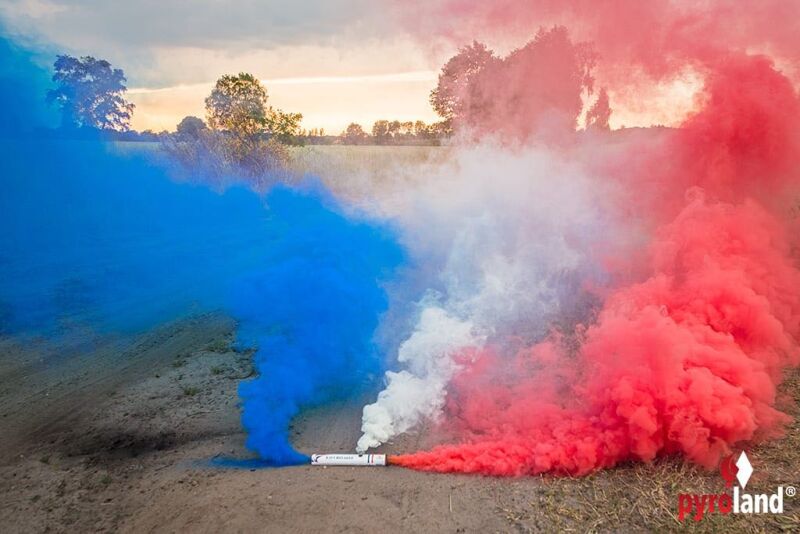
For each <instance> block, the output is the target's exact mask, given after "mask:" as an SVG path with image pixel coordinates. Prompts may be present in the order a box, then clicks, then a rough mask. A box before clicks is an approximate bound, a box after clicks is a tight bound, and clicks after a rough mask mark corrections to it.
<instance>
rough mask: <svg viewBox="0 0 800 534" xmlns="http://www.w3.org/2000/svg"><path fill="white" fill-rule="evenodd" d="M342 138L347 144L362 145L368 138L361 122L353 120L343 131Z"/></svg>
mask: <svg viewBox="0 0 800 534" xmlns="http://www.w3.org/2000/svg"><path fill="white" fill-rule="evenodd" d="M341 138H342V142H343V143H344V144H346V145H360V144H362V143H363V142H364V141H365V140H366V139H367V133H366V132H365V131H364V128H362V127H361V125H360V124H357V123H355V122H351V123H350V124H348V125H347V128H345V130H344V132H342V135H341Z"/></svg>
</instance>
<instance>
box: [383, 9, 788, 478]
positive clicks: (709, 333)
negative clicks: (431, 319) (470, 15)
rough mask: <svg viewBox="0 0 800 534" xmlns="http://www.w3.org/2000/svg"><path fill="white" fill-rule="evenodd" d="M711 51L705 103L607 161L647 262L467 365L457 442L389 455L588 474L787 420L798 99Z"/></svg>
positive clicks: (437, 464)
mask: <svg viewBox="0 0 800 534" xmlns="http://www.w3.org/2000/svg"><path fill="white" fill-rule="evenodd" d="M459 4H460V5H464V4H469V2H460V3H459ZM518 4H523V2H518ZM525 4H526V5H527V3H525ZM541 4H542V5H544V4H545V3H541ZM568 4H570V5H573V4H576V5H577V4H581V2H572V3H568ZM619 4H620V5H622V6H626V5H629V4H631V5H632V3H631V2H621V3H619ZM636 4H637V5H639V4H649V3H646V2H643V3H638V2H637V3H636ZM662 4H666V2H654V3H653V6H654V7H653V8H652V9H657V8H658V7H659V6H661V7H663V5H662ZM708 4H709V5H710V6H713V5H716V4H715V3H714V2H710V3H708ZM763 4H764V6H765V7H764V9H768V8H769V7H772V8H776V5H774V3H773V2H765V3H763ZM487 5H488V4H487ZM592 5H594V4H592ZM628 7H630V6H628ZM487 9H488V8H487ZM641 9H645V8H644V7H643V8H641ZM648 11H649V10H648ZM731 16H733V15H731ZM671 20H672V22H673V23H674V24H676V23H675V20H674V19H671ZM737 20H739V19H737ZM674 24H673V25H674ZM698 24H700V23H699V22H698V21H694V26H697V25H698ZM709 24H710V25H711V26H713V27H716V25H717V23H716V22H714V23H713V24H711V23H709ZM709 24H700V25H701V26H708V25H709ZM753 24H755V22H753ZM694 26H692V27H694ZM598 31H599V30H598ZM631 31H633V30H631ZM654 33H655V34H656V35H655V37H658V35H659V32H658V31H654ZM778 35H779V36H782V37H786V36H785V35H783V34H781V33H780V31H778ZM714 36H715V35H714V34H712V35H711V37H712V43H713V38H714ZM705 50H706V48H702V49H701V50H700V52H704V51H705ZM697 55H698V56H699V55H701V54H700V53H698V54H697ZM708 68H709V69H710V71H709V72H710V74H709V76H708V78H707V84H706V90H705V94H704V95H703V96H704V107H703V109H702V110H701V111H699V112H698V113H696V114H695V115H694V116H693V117H691V118H689V119H688V120H687V121H686V122H685V124H684V125H683V126H682V127H681V128H680V129H678V130H677V131H675V132H673V133H671V134H670V135H669V136H668V139H667V140H666V141H665V142H663V143H661V144H659V145H658V146H657V149H654V150H653V151H652V152H651V153H649V154H647V155H646V156H644V157H643V156H642V155H641V154H639V153H626V154H623V156H622V159H623V161H624V160H625V159H626V158H627V159H628V160H630V161H636V165H632V166H631V167H630V168H626V167H624V166H621V165H617V166H614V165H611V166H609V167H608V168H607V170H608V169H609V168H610V169H612V172H611V173H610V174H609V175H608V177H607V178H608V179H616V180H619V181H620V182H622V183H624V184H625V185H626V186H627V188H628V189H629V190H630V191H631V196H630V198H629V201H630V202H631V203H633V204H636V208H635V209H633V210H632V213H634V214H635V215H636V216H637V217H641V218H645V217H646V218H648V219H649V220H651V221H652V225H653V227H654V228H655V231H654V232H653V237H652V240H651V242H650V244H649V246H648V249H647V252H646V254H645V255H644V257H645V260H644V262H645V263H644V264H643V265H639V266H637V267H638V268H637V269H636V272H644V273H646V276H645V277H643V278H641V279H640V281H638V282H635V283H627V284H625V285H623V286H621V287H618V288H616V289H615V290H613V291H612V292H611V293H610V294H609V295H608V296H607V297H606V299H605V302H604V304H603V307H602V310H601V312H600V314H599V316H598V318H597V320H596V322H595V323H594V324H592V325H591V326H588V327H587V328H578V329H577V334H575V336H573V337H574V338H577V339H573V338H572V337H570V338H564V337H560V336H553V337H552V338H551V339H550V340H548V341H546V342H543V343H540V344H537V345H534V346H532V347H530V348H527V349H525V350H522V351H520V352H519V353H517V354H516V356H515V357H514V358H512V359H511V360H510V361H509V359H508V358H502V357H500V356H497V355H495V354H493V353H492V352H491V351H486V352H485V353H484V354H483V355H482V357H481V358H479V359H478V360H477V361H476V362H475V363H474V364H471V365H470V364H466V368H465V370H464V371H463V372H462V373H461V374H460V375H459V376H458V377H457V379H456V380H455V381H454V382H453V383H452V384H451V390H450V393H449V402H448V406H447V408H446V413H445V424H447V425H450V426H452V427H454V428H455V429H457V430H459V431H460V432H461V434H462V435H463V436H464V442H463V443H462V444H458V445H445V446H440V447H437V448H435V449H433V450H431V451H429V452H420V453H415V454H410V455H404V456H400V457H398V458H397V463H400V464H401V465H404V466H407V467H411V468H415V469H423V470H430V471H440V472H451V471H460V472H476V473H484V474H490V475H512V476H513V475H526V474H536V473H542V472H555V473H566V474H573V475H581V474H586V473H588V472H591V471H592V470H595V469H598V468H603V467H610V466H613V465H615V464H617V463H619V462H621V461H625V460H629V459H634V460H644V461H648V460H652V459H653V458H655V457H656V456H658V455H662V454H674V453H680V454H683V455H685V457H687V458H688V459H690V460H692V461H694V462H697V463H699V464H701V465H704V466H713V465H715V464H716V463H718V462H719V460H720V458H721V457H722V456H724V455H726V454H729V453H730V451H731V448H732V447H733V446H734V445H735V444H737V443H740V442H743V441H750V440H754V439H755V440H757V439H763V438H768V437H771V436H775V435H777V434H779V433H780V431H781V427H782V425H783V424H784V423H785V422H786V421H787V419H788V417H787V416H786V415H784V414H783V413H781V412H779V411H778V410H777V409H776V408H775V397H776V387H777V385H778V384H779V383H780V381H781V375H782V372H783V371H784V370H785V369H786V368H788V367H790V366H794V365H797V364H798V363H800V351H799V350H798V343H797V339H798V335H800V271H798V269H797V258H796V257H795V256H794V254H793V246H794V244H795V243H794V241H793V239H794V232H792V231H791V230H790V227H789V225H790V223H791V221H790V218H789V217H790V210H789V209H788V207H789V206H787V204H792V200H794V199H795V198H796V197H794V196H793V194H794V192H795V190H796V189H793V188H796V185H797V184H798V180H797V178H798V177H797V171H796V170H795V169H796V167H797V156H798V154H800V150H798V132H800V101H798V96H797V93H796V91H795V89H794V88H793V86H792V84H791V83H790V82H789V81H788V80H787V79H786V78H785V77H784V76H783V75H781V74H780V73H779V72H777V71H776V70H775V68H774V67H773V65H772V64H771V62H770V61H769V60H767V59H765V58H763V57H745V56H743V55H738V54H731V55H722V56H720V58H719V59H718V60H717V61H716V62H715V63H713V64H708ZM637 150H638V147H637ZM794 203H795V204H796V200H795V202H794ZM576 341H577V343H576ZM501 373H502V375H501Z"/></svg>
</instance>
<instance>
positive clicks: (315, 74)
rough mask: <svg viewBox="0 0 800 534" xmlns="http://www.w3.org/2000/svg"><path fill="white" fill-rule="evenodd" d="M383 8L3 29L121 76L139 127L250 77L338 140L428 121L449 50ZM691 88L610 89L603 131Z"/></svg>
mask: <svg viewBox="0 0 800 534" xmlns="http://www.w3.org/2000/svg"><path fill="white" fill-rule="evenodd" d="M390 11H391V10H390V9H388V8H387V7H386V4H385V3H379V2H371V1H367V0H307V1H304V2H302V5H290V4H289V3H285V2H277V1H274V2H259V1H257V0H239V1H236V2H222V1H219V0H194V1H193V2H191V3H190V4H189V3H187V2H182V1H179V0H160V1H159V0H139V1H137V2H108V1H106V0H73V1H64V0H10V1H8V0H7V1H4V2H3V3H2V4H0V20H2V22H3V24H4V25H5V26H6V27H7V28H8V29H9V31H11V32H12V33H14V34H16V36H17V37H18V38H19V39H20V40H22V41H23V42H25V43H27V44H29V45H31V46H33V47H36V48H39V49H40V50H43V51H44V52H45V54H44V56H46V57H48V58H50V59H51V58H52V56H53V55H54V54H56V53H69V54H73V55H94V56H96V57H102V58H105V59H108V60H109V61H111V62H112V64H114V65H115V66H117V67H120V68H122V69H124V71H125V73H126V75H127V78H128V87H129V92H128V96H129V98H130V100H132V101H133V102H134V103H135V104H136V106H137V108H136V111H135V114H134V117H133V128H135V129H137V130H145V129H152V130H156V131H158V130H162V129H167V130H173V129H174V128H175V125H176V124H177V123H178V122H179V121H180V120H181V118H183V117H184V116H186V115H197V116H200V117H203V116H204V103H203V99H204V98H205V97H206V96H207V95H208V93H209V92H210V90H211V87H212V85H213V83H214V81H215V80H216V79H217V78H218V77H219V76H220V75H222V74H228V73H237V72H240V71H247V72H251V73H253V74H254V75H256V76H258V77H259V78H260V79H262V80H263V81H264V83H265V85H266V87H267V91H268V93H269V99H270V100H269V103H270V104H271V105H273V106H275V107H278V108H281V109H283V110H285V111H292V112H300V113H302V114H303V117H304V119H303V127H305V128H308V129H311V128H325V130H326V131H327V132H329V133H335V134H338V133H339V132H340V131H341V130H342V129H343V128H344V127H345V126H346V125H347V124H348V123H350V122H358V123H361V124H362V125H363V126H364V127H365V128H366V129H369V128H370V126H371V124H372V123H373V122H374V121H375V120H377V119H381V118H385V119H397V120H417V119H422V120H425V121H426V122H431V121H434V120H437V117H436V115H435V114H434V113H433V111H432V109H431V107H430V104H429V103H428V95H429V93H430V91H431V89H432V88H433V87H434V86H435V84H436V77H437V73H438V70H439V68H440V67H441V66H442V64H443V63H444V62H445V61H446V60H447V58H448V57H450V56H451V55H453V54H454V53H455V51H456V49H457V45H455V44H453V43H444V42H443V43H439V44H431V43H425V44H424V45H423V44H421V43H420V42H419V39H414V38H412V37H411V36H409V35H407V34H406V33H405V32H404V31H403V30H402V29H401V28H400V27H399V26H396V25H395V24H393V23H392V20H393V17H392V16H391V15H390ZM534 32H535V29H532V30H531V34H533V33H534ZM517 44H522V43H517ZM490 45H493V46H495V45H496V44H495V43H490ZM498 50H500V51H503V50H502V48H498ZM695 89H696V83H695V81H693V80H692V77H691V75H687V77H686V78H685V79H682V80H676V81H673V82H670V83H667V84H665V85H662V86H659V87H656V88H655V89H652V94H649V95H639V96H640V97H637V98H636V99H633V100H631V99H629V98H627V95H624V94H622V93H620V94H616V95H615V93H614V91H613V90H612V91H611V97H612V107H614V110H615V111H614V115H613V116H612V121H611V123H612V126H614V127H619V126H620V125H627V126H634V125H647V124H653V123H663V124H669V123H672V122H674V121H675V120H676V117H680V116H682V115H683V114H685V112H686V111H687V110H689V109H691V107H692V104H693V102H692V94H693V93H694V91H695ZM615 96H616V98H615Z"/></svg>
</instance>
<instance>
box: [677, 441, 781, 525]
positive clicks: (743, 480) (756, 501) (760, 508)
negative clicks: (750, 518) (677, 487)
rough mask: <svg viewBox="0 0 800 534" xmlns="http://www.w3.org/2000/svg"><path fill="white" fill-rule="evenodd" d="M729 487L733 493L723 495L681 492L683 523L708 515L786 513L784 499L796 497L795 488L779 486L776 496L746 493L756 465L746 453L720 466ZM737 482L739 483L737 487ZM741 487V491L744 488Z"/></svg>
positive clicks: (679, 512)
mask: <svg viewBox="0 0 800 534" xmlns="http://www.w3.org/2000/svg"><path fill="white" fill-rule="evenodd" d="M719 470H720V473H721V474H722V478H723V479H725V487H726V488H730V487H733V494H732V495H731V494H729V493H727V492H723V493H720V494H719V495H695V494H691V493H681V494H680V495H678V519H679V520H680V521H683V520H684V519H685V518H687V517H689V516H692V519H694V520H695V521H700V520H701V519H703V516H704V515H706V514H713V513H720V514H725V515H727V514H730V513H734V514H782V513H783V498H784V496H786V497H794V496H795V492H796V490H795V488H794V486H787V487H786V488H784V487H783V486H778V491H776V492H775V493H773V494H767V493H756V494H753V493H745V487H747V482H748V481H749V480H750V475H752V474H753V465H752V464H751V463H750V459H749V458H748V457H747V453H745V452H744V451H742V453H741V454H740V455H739V458H738V459H737V460H736V461H735V462H734V455H733V454H732V455H730V456H728V457H727V458H725V459H724V460H723V461H722V463H721V464H720V466H719ZM734 480H736V481H738V482H739V484H738V485H737V484H735V483H734ZM740 486H741V488H740Z"/></svg>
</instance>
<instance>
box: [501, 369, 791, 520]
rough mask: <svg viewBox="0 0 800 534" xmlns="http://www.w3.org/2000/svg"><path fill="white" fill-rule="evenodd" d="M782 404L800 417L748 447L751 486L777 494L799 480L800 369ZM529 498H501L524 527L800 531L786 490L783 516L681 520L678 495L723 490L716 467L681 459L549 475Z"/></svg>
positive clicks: (503, 507)
mask: <svg viewBox="0 0 800 534" xmlns="http://www.w3.org/2000/svg"><path fill="white" fill-rule="evenodd" d="M781 389H782V391H783V392H784V394H785V398H784V409H785V410H786V411H787V412H789V413H790V414H791V415H792V416H793V417H795V421H794V422H793V423H792V424H791V425H790V426H789V427H788V428H787V429H786V436H785V437H784V438H782V439H778V440H773V441H770V442H766V443H764V444H761V445H758V446H753V447H747V448H746V450H747V452H748V456H749V457H750V460H751V461H752V463H753V467H754V473H753V476H752V478H751V480H750V482H748V485H747V491H748V492H752V493H768V494H772V493H773V492H774V491H775V490H776V489H777V487H778V486H779V485H783V486H784V487H785V486H787V485H794V486H798V485H800V422H798V421H797V417H798V415H800V414H798V410H797V404H798V403H800V372H798V371H795V372H794V373H792V374H791V375H790V376H789V377H788V380H787V381H786V382H785V383H784V384H783V386H782V388H781ZM542 482H543V483H542V485H541V486H540V489H538V490H537V491H535V492H533V493H530V494H529V495H526V496H525V498H524V501H523V502H524V504H523V505H520V503H519V502H518V500H517V502H509V503H502V502H501V503H499V512H500V513H502V514H503V515H504V516H505V517H506V519H507V520H508V521H509V523H510V524H511V525H513V526H514V527H515V528H516V529H517V530H519V531H522V532H539V531H578V532H598V531H599V532H603V531H619V532H627V531H637V532H638V531H642V530H645V529H646V530H647V531H653V532H678V531H681V532H685V531H691V532H708V533H712V532H790V531H793V532H798V531H800V497H794V498H790V497H786V496H784V513H783V515H772V514H763V515H744V514H739V515H736V514H729V515H722V514H719V513H714V514H707V515H705V516H704V517H703V519H702V520H701V521H694V520H692V519H691V517H689V516H687V517H686V518H684V521H683V522H680V521H679V520H678V495H679V494H680V493H697V494H719V493H721V492H722V491H723V489H724V483H723V480H722V478H721V476H720V474H719V472H718V471H716V470H714V471H706V470H704V469H702V468H699V467H696V466H694V465H690V464H688V463H686V462H684V461H683V460H681V459H680V458H661V459H658V460H656V461H655V462H653V463H650V464H642V463H636V464H633V463H631V464H625V465H622V466H618V467H616V468H614V469H610V470H605V471H600V472H597V473H595V474H593V475H590V476H588V477H584V478H579V479H572V478H568V477H564V478H553V477H543V479H542Z"/></svg>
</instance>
